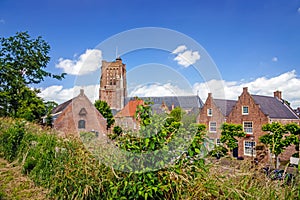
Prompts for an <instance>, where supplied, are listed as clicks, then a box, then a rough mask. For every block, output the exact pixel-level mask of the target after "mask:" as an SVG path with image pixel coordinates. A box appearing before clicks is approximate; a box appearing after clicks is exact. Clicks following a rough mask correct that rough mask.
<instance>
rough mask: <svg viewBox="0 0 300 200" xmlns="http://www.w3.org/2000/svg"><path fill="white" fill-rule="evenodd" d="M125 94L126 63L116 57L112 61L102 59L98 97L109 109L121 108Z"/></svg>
mask: <svg viewBox="0 0 300 200" xmlns="http://www.w3.org/2000/svg"><path fill="white" fill-rule="evenodd" d="M126 96H127V86H126V65H125V64H123V63H122V59H121V58H120V57H118V58H117V59H116V60H115V61H113V62H107V61H105V60H103V61H102V66H101V79H100V90H99V99H100V100H102V101H106V102H107V103H108V105H109V106H110V108H111V109H115V110H121V109H122V108H123V107H124V100H125V97H126Z"/></svg>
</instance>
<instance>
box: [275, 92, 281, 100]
mask: <svg viewBox="0 0 300 200" xmlns="http://www.w3.org/2000/svg"><path fill="white" fill-rule="evenodd" d="M274 97H276V98H277V99H279V100H281V99H282V96H281V91H279V90H277V91H275V92H274Z"/></svg>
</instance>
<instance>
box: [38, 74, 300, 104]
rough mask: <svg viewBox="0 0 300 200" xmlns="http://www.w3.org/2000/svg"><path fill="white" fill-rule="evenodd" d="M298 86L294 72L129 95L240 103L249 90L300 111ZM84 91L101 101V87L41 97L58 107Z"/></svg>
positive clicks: (143, 88) (57, 89) (156, 87)
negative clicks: (277, 97)
mask: <svg viewBox="0 0 300 200" xmlns="http://www.w3.org/2000/svg"><path fill="white" fill-rule="evenodd" d="M299 85H300V78H299V77H297V74H296V71H295V70H293V71H289V72H286V73H283V74H280V75H279V76H276V77H271V78H267V77H259V78H257V79H254V80H253V81H248V82H235V81H225V80H210V81H208V82H202V83H195V84H194V85H193V92H190V91H187V90H186V89H182V88H180V87H178V86H177V85H174V84H171V83H166V84H149V85H139V86H137V87H136V88H135V89H134V90H133V91H132V92H130V94H129V96H139V97H143V96H182V95H192V94H194V95H195V94H197V93H198V94H199V96H200V98H201V99H202V101H205V100H206V98H207V93H208V92H211V93H212V95H213V97H214V98H222V99H224V98H226V99H233V100H237V99H238V96H239V95H241V93H242V91H243V87H248V90H249V92H250V93H251V94H257V95H266V96H273V92H274V91H276V90H280V91H282V97H283V98H284V99H285V100H288V101H289V102H290V103H291V106H292V107H293V108H297V107H300V90H299ZM81 88H83V89H84V91H85V94H86V95H87V96H88V97H89V99H90V100H91V102H94V101H95V100H97V99H98V97H99V85H88V86H84V87H80V86H75V87H73V88H63V86H61V85H54V86H50V87H48V88H44V89H43V88H42V89H41V93H40V94H39V96H40V97H42V98H43V99H44V100H47V101H50V100H54V101H56V102H57V103H63V102H65V101H67V100H69V99H71V98H73V97H75V96H77V95H78V94H79V90H80V89H81Z"/></svg>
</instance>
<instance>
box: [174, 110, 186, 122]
mask: <svg viewBox="0 0 300 200" xmlns="http://www.w3.org/2000/svg"><path fill="white" fill-rule="evenodd" d="M184 114H185V111H184V110H182V109H181V108H180V107H176V108H174V109H173V110H172V111H171V112H170V116H171V117H173V118H174V120H175V121H176V122H180V121H181V119H182V117H183V115H184Z"/></svg>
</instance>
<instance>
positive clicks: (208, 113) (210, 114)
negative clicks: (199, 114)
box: [207, 108, 212, 116]
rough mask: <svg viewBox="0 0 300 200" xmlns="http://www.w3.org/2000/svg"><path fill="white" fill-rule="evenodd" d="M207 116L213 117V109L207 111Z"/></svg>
mask: <svg viewBox="0 0 300 200" xmlns="http://www.w3.org/2000/svg"><path fill="white" fill-rule="evenodd" d="M207 116H212V109H211V108H209V109H207Z"/></svg>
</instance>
